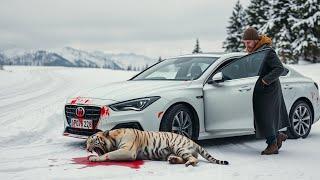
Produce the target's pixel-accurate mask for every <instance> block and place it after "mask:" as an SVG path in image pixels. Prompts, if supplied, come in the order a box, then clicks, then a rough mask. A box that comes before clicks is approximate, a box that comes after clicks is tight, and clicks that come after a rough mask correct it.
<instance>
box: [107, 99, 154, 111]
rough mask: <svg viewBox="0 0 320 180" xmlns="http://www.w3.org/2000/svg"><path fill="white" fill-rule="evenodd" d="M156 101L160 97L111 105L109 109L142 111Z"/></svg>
mask: <svg viewBox="0 0 320 180" xmlns="http://www.w3.org/2000/svg"><path fill="white" fill-rule="evenodd" d="M158 99H160V96H153V97H145V98H139V99H133V100H129V101H124V102H120V103H115V104H111V105H109V107H110V108H111V109H112V110H114V111H142V110H143V109H145V108H146V107H148V106H149V105H150V104H152V103H154V102H155V101H156V100H158Z"/></svg>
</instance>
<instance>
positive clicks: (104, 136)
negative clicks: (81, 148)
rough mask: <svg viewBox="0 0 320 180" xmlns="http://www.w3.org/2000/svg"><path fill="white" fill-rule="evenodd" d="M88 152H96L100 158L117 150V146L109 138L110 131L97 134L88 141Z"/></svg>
mask: <svg viewBox="0 0 320 180" xmlns="http://www.w3.org/2000/svg"><path fill="white" fill-rule="evenodd" d="M86 149H87V151H88V152H91V153H92V152H95V153H97V154H98V155H99V156H101V155H103V154H105V153H108V152H110V151H114V150H115V144H114V143H113V141H112V140H110V137H109V131H105V132H97V133H96V134H94V135H91V136H89V137H88V139H87V148H86Z"/></svg>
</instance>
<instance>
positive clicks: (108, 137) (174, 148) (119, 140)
mask: <svg viewBox="0 0 320 180" xmlns="http://www.w3.org/2000/svg"><path fill="white" fill-rule="evenodd" d="M86 150H87V151H88V152H89V153H92V154H96V155H92V154H91V155H90V156H88V160H89V161H91V162H101V161H134V160H158V161H168V162H169V163H170V164H185V166H189V165H192V166H195V165H196V164H197V163H198V159H197V157H198V154H200V155H201V156H202V157H203V158H205V159H206V160H208V161H209V162H211V163H215V164H221V165H228V164H229V162H228V161H221V160H217V159H215V158H214V157H212V156H211V155H210V154H209V153H208V152H207V151H206V150H205V149H204V148H203V147H201V146H200V145H198V144H197V143H195V142H194V141H192V140H191V139H189V138H187V137H186V136H183V135H180V134H176V133H172V132H153V131H140V130H137V129H130V128H121V129H114V130H107V131H100V132H97V133H96V134H94V135H91V136H89V137H88V138H87V141H86Z"/></svg>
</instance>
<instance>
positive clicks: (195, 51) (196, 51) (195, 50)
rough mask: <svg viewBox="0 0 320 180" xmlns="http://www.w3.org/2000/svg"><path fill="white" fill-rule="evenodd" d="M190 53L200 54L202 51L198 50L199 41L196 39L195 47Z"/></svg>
mask: <svg viewBox="0 0 320 180" xmlns="http://www.w3.org/2000/svg"><path fill="white" fill-rule="evenodd" d="M192 53H193V54H196V53H202V51H201V50H200V45H199V39H197V41H196V45H195V46H194V50H193V51H192Z"/></svg>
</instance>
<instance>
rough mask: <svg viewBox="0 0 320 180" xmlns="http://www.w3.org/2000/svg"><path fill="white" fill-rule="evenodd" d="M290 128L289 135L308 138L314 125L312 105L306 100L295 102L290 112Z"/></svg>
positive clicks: (294, 137)
mask: <svg viewBox="0 0 320 180" xmlns="http://www.w3.org/2000/svg"><path fill="white" fill-rule="evenodd" d="M289 118H290V125H291V126H290V128H289V130H288V135H289V137H290V138H293V139H297V138H300V137H302V138H306V137H307V136H308V135H309V133H310V131H311V126H312V120H313V116H312V112H311V108H310V106H309V105H308V104H307V103H306V102H305V101H302V100H300V101H297V102H295V103H294V104H293V106H292V108H291V111H290V114H289Z"/></svg>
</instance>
